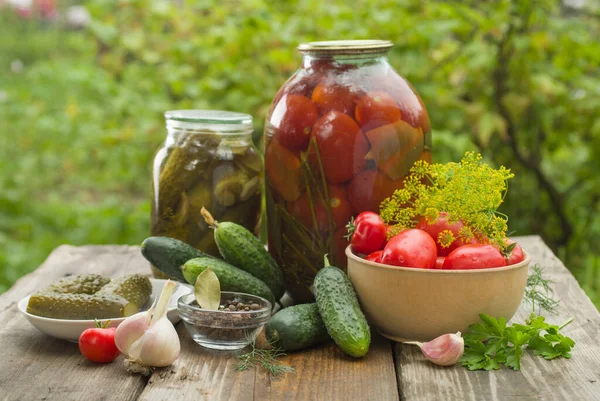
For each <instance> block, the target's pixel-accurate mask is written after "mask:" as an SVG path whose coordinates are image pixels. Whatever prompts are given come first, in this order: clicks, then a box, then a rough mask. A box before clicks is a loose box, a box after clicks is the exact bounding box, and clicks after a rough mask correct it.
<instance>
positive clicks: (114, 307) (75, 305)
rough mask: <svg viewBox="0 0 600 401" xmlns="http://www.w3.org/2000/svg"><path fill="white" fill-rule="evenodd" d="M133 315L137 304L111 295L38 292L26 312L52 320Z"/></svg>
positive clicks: (33, 296) (110, 317)
mask: <svg viewBox="0 0 600 401" xmlns="http://www.w3.org/2000/svg"><path fill="white" fill-rule="evenodd" d="M136 312H138V308H137V305H135V304H134V303H133V302H129V301H127V300H126V299H125V298H123V297H121V296H119V295H115V294H101V295H98V294H67V293H57V292H38V293H35V294H33V295H32V296H31V298H29V303H28V304H27V313H31V314H32V315H37V316H43V317H50V318H54V319H77V320H87V319H112V318H116V317H125V316H131V315H133V314H134V313H136Z"/></svg>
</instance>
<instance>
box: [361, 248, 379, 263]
mask: <svg viewBox="0 0 600 401" xmlns="http://www.w3.org/2000/svg"><path fill="white" fill-rule="evenodd" d="M382 255H383V249H380V250H379V251H375V252H372V253H370V254H369V255H367V256H366V257H365V260H368V261H369V262H375V263H381V256H382Z"/></svg>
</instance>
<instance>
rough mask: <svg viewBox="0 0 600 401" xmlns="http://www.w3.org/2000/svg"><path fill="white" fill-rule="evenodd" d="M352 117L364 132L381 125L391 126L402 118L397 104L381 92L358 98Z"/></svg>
mask: <svg viewBox="0 0 600 401" xmlns="http://www.w3.org/2000/svg"><path fill="white" fill-rule="evenodd" d="M354 115H355V117H356V121H358V125H360V128H361V129H362V130H363V131H364V132H367V131H368V130H370V129H373V128H377V127H379V126H381V125H385V124H391V123H393V122H396V121H398V120H400V119H401V118H402V112H400V107H398V103H396V101H395V100H394V99H393V98H392V97H391V96H390V95H388V94H387V93H385V92H382V91H377V92H369V93H367V94H366V95H365V96H363V97H362V98H360V100H359V101H358V104H357V105H356V111H355V112H354Z"/></svg>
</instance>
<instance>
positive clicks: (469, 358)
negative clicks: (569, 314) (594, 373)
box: [460, 313, 575, 370]
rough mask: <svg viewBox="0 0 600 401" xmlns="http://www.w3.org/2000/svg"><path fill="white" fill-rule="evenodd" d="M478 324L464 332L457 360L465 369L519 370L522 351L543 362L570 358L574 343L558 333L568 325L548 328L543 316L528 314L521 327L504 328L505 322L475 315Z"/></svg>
mask: <svg viewBox="0 0 600 401" xmlns="http://www.w3.org/2000/svg"><path fill="white" fill-rule="evenodd" d="M479 317H480V319H481V322H482V323H477V324H473V325H471V326H469V331H468V332H467V333H465V335H464V340H465V352H464V354H463V356H462V358H461V359H460V362H461V364H462V365H463V366H466V367H467V368H468V369H469V370H496V369H501V368H502V367H503V366H506V367H509V368H511V369H514V370H520V369H521V357H522V356H523V352H524V350H525V349H529V350H531V351H533V353H534V354H535V355H538V356H542V357H544V358H545V359H554V358H558V357H561V356H562V357H564V358H570V357H571V349H572V348H573V347H574V346H575V342H574V341H573V340H572V339H571V338H569V337H566V336H565V335H563V334H561V333H560V330H561V329H562V328H563V327H564V326H566V325H567V324H569V323H570V322H571V321H570V320H569V321H568V322H566V323H565V324H563V325H562V326H555V325H551V324H549V323H547V322H546V319H545V318H544V317H543V316H537V315H536V314H531V316H530V317H529V318H528V319H527V321H526V322H525V324H518V323H514V324H512V325H511V326H509V327H507V326H506V319H504V318H498V319H496V318H494V317H492V316H489V315H486V314H483V313H482V314H480V315H479Z"/></svg>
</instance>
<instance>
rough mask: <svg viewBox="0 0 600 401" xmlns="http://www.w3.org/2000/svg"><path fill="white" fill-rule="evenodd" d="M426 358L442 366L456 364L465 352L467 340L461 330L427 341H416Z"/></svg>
mask: <svg viewBox="0 0 600 401" xmlns="http://www.w3.org/2000/svg"><path fill="white" fill-rule="evenodd" d="M414 344H416V345H418V346H419V348H421V352H423V355H425V358H427V359H429V360H430V361H431V362H433V363H435V364H436V365H440V366H450V365H454V364H455V363H456V362H458V360H459V359H460V358H461V357H462V355H463V353H464V352H465V340H464V339H463V338H462V336H461V334H460V331H459V332H457V333H456V334H443V335H441V336H439V337H437V338H434V339H433V340H431V341H429V342H426V343H419V342H415V343H414Z"/></svg>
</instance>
